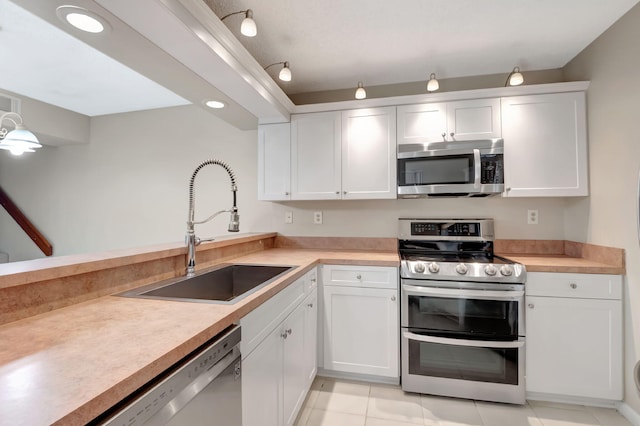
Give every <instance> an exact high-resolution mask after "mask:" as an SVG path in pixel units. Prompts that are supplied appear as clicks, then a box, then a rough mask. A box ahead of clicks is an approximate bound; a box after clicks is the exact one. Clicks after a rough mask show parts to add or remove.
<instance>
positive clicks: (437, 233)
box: [398, 219, 493, 241]
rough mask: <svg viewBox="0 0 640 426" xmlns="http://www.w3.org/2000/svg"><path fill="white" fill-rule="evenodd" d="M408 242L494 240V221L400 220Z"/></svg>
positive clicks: (401, 235) (401, 231) (402, 236)
mask: <svg viewBox="0 0 640 426" xmlns="http://www.w3.org/2000/svg"><path fill="white" fill-rule="evenodd" d="M399 225H400V228H399V234H398V236H399V238H400V239H406V240H450V241H455V240H473V241H492V240H493V220H492V219H399Z"/></svg>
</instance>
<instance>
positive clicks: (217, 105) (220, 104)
mask: <svg viewBox="0 0 640 426" xmlns="http://www.w3.org/2000/svg"><path fill="white" fill-rule="evenodd" d="M204 104H205V105H206V106H208V107H209V108H215V109H220V108H224V107H225V103H224V102H220V101H206V102H205V103H204Z"/></svg>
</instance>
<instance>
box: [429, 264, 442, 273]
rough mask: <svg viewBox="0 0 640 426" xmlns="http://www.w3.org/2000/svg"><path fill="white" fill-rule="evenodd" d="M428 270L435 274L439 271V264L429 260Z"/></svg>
mask: <svg viewBox="0 0 640 426" xmlns="http://www.w3.org/2000/svg"><path fill="white" fill-rule="evenodd" d="M429 272H431V273H432V274H437V273H438V272H440V265H438V264H437V263H436V262H431V263H430V264H429Z"/></svg>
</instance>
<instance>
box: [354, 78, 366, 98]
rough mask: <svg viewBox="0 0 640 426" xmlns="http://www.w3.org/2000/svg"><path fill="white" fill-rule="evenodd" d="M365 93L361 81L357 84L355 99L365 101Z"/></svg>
mask: <svg viewBox="0 0 640 426" xmlns="http://www.w3.org/2000/svg"><path fill="white" fill-rule="evenodd" d="M366 97H367V91H366V90H364V85H363V84H362V82H361V81H359V82H358V88H357V89H356V99H366Z"/></svg>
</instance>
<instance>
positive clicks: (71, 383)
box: [0, 249, 398, 426]
mask: <svg viewBox="0 0 640 426" xmlns="http://www.w3.org/2000/svg"><path fill="white" fill-rule="evenodd" d="M234 262H235V263H251V264H278V265H296V266H297V267H296V268H295V269H293V270H291V271H290V272H288V273H287V274H286V275H283V276H282V277H280V278H278V279H277V280H275V281H274V282H272V283H271V284H269V285H268V286H266V287H265V288H263V289H261V290H259V291H257V292H256V293H254V294H252V295H250V296H248V297H246V298H244V299H242V300H241V301H239V302H238V303H236V304H234V305H220V304H213V303H191V302H174V301H166V300H148V299H137V298H125V297H119V296H113V295H111V296H104V297H99V298H96V299H93V300H90V301H86V302H82V303H78V304H75V305H71V306H67V307H64V308H60V309H56V310H53V311H51V312H47V313H43V314H40V315H36V316H32V317H29V318H25V319H22V320H19V321H14V322H11V323H8V324H5V325H3V326H1V327H0V425H3V426H4V425H12V426H16V425H25V426H27V425H28V426H38V425H49V424H64V425H84V424H86V423H87V422H89V421H91V420H93V419H94V418H96V417H97V416H99V415H100V414H102V413H103V412H105V411H106V410H108V409H109V408H111V407H112V406H114V405H115V404H117V403H118V402H119V401H121V400H122V399H124V398H125V397H127V396H128V395H130V394H131V393H132V392H134V391H135V390H136V389H138V388H139V387H141V386H143V385H144V384H146V383H147V382H149V381H150V380H151V379H153V378H154V377H156V376H157V375H159V374H160V373H162V372H163V371H164V370H166V369H167V368H169V367H171V366H172V365H173V364H175V363H176V362H178V361H179V360H180V359H182V358H184V357H185V356H186V355H187V354H189V353H190V352H192V351H193V350H195V349H196V348H198V347H199V346H200V345H202V344H204V343H205V342H207V341H208V340H210V339H211V338H213V337H215V336H216V335H217V334H218V333H220V332H221V331H223V330H224V329H225V328H227V327H228V326H230V325H232V324H234V323H236V322H238V320H239V319H240V318H241V317H243V316H244V315H246V314H247V313H249V312H250V311H251V310H253V309H255V308H256V307H257V306H259V305H260V304H261V303H263V302H264V301H266V300H268V299H269V298H270V297H272V296H273V295H274V294H276V293H277V292H278V291H280V290H281V289H283V288H285V287H286V286H287V285H289V284H290V283H292V282H294V281H295V280H296V279H298V278H300V277H301V276H302V275H303V274H304V273H306V272H307V271H308V270H309V269H311V268H313V267H314V266H316V265H317V264H320V263H331V264H350V265H373V266H397V265H398V255H397V253H396V252H358V251H318V250H290V249H271V250H265V251H261V252H256V253H253V254H249V255H244V256H240V257H238V258H236V259H234Z"/></svg>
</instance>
